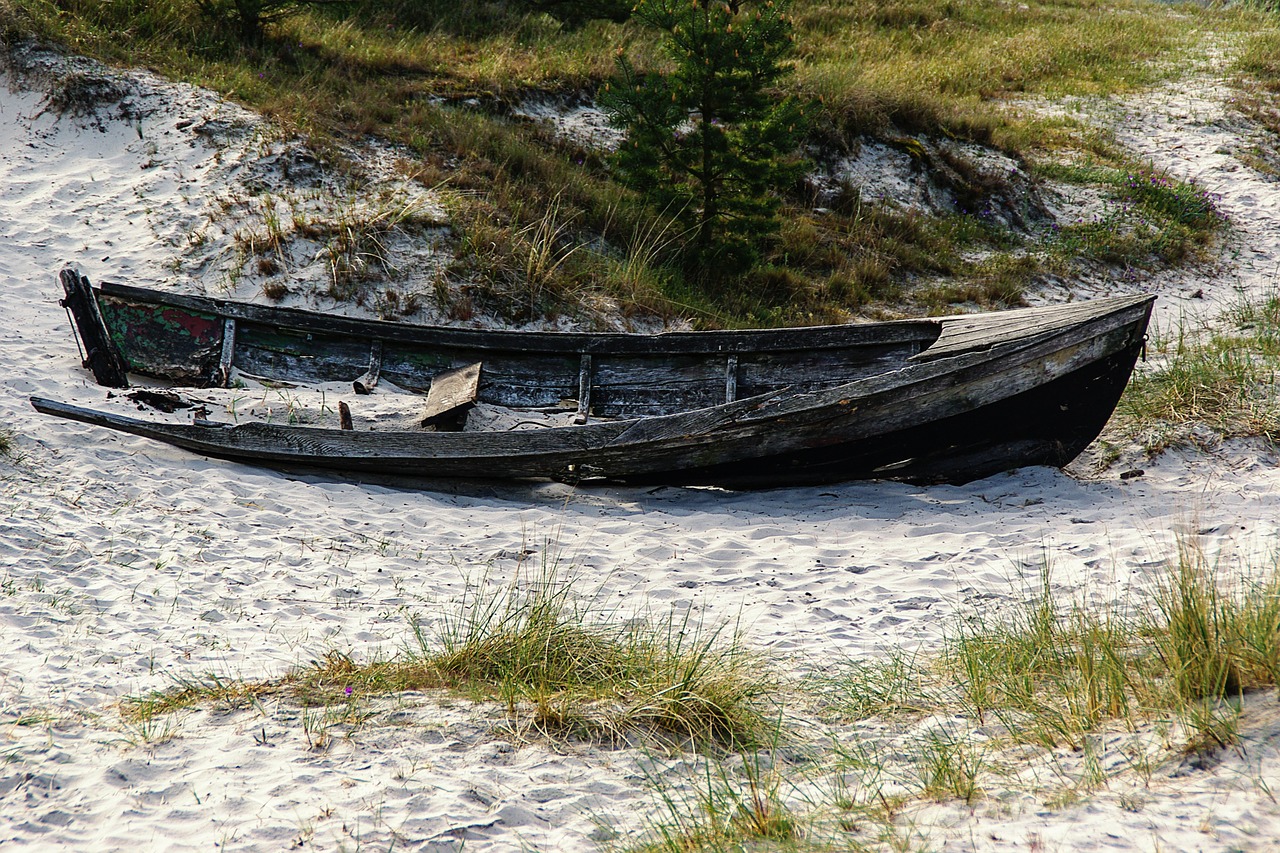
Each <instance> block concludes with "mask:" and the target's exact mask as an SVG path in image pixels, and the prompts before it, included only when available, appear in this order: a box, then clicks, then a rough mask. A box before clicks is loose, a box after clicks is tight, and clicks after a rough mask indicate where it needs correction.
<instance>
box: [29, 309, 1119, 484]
mask: <svg viewBox="0 0 1280 853" xmlns="http://www.w3.org/2000/svg"><path fill="white" fill-rule="evenodd" d="M1132 331H1133V332H1135V333H1136V334H1134V335H1133V336H1132V338H1131V339H1132V340H1135V341H1136V342H1135V343H1131V344H1130V345H1129V346H1128V347H1126V348H1125V349H1124V350H1122V351H1120V352H1117V353H1114V354H1113V355H1110V356H1108V357H1106V358H1104V359H1101V360H1098V361H1094V362H1090V363H1089V364H1088V365H1086V366H1085V367H1083V368H1081V369H1079V370H1076V371H1073V372H1071V373H1069V374H1067V375H1064V376H1061V377H1059V378H1057V379H1055V380H1053V381H1052V382H1048V383H1045V384H1043V385H1039V386H1036V387H1034V388H1031V389H1030V390H1027V391H1024V392H1022V393H1019V394H1016V395H1013V396H1010V397H1006V398H1004V399H1002V400H999V401H998V402H994V403H991V404H989V405H984V406H980V407H977V408H974V409H971V410H968V411H964V412H960V413H957V414H954V415H951V416H949V417H945V418H940V419H938V420H935V421H931V422H929V423H922V424H919V425H916V426H911V427H907V428H905V429H901V430H896V431H891V432H885V433H881V434H877V435H873V436H869V437H865V438H856V439H852V440H849V441H843V442H838V443H834V444H830V445H826V446H823V447H820V448H810V449H802V450H796V451H793V452H785V453H776V454H770V455H763V456H750V457H747V458H739V459H735V460H734V461H731V462H725V463H719V464H713V465H701V466H699V465H697V464H696V463H691V462H690V460H693V459H697V458H698V457H699V456H701V455H703V454H702V453H700V452H699V451H698V449H697V448H696V447H695V448H693V449H692V450H688V451H685V452H683V453H680V454H678V455H671V454H673V451H672V449H671V448H670V447H666V446H664V445H663V444H661V443H655V444H654V445H653V446H652V447H651V448H649V449H650V450H652V451H653V452H654V457H653V458H650V459H648V460H646V461H647V463H648V465H649V466H653V465H657V467H656V468H655V467H648V468H647V469H646V470H643V471H642V472H640V473H634V474H627V473H617V468H616V465H617V464H618V463H616V462H615V464H614V466H613V467H614V471H611V472H609V473H607V474H604V476H603V477H599V476H597V475H596V473H595V472H596V471H597V470H598V468H597V466H596V465H595V464H593V463H595V462H600V461H602V459H603V457H604V456H607V455H610V454H614V453H617V452H618V450H619V449H618V448H616V447H614V446H612V442H613V441H614V440H616V439H617V438H619V436H620V434H621V431H622V428H623V427H624V426H625V425H613V424H599V425H597V426H596V427H595V428H594V429H588V430H585V431H583V432H582V436H583V440H582V441H581V442H580V443H579V444H578V446H577V447H572V446H556V445H549V446H547V447H546V448H543V449H539V448H537V447H530V448H528V449H527V450H528V452H527V454H526V455H525V457H524V458H519V457H518V456H517V455H514V454H513V455H504V454H502V453H500V452H490V453H485V454H479V453H478V454H477V455H476V456H474V457H471V458H468V457H465V456H459V455H457V454H456V453H451V454H441V455H440V456H439V457H432V456H429V455H424V456H419V457H406V456H403V455H402V456H389V455H383V456H377V455H374V456H363V455H344V454H329V453H326V452H325V449H324V447H323V445H322V444H309V443H308V438H309V436H311V435H313V434H314V435H318V434H319V432H320V431H317V430H307V429H301V430H297V429H295V430H292V431H290V432H288V433H287V434H288V435H289V436H290V437H291V438H294V439H296V441H295V443H294V445H293V446H292V447H289V448H287V452H284V450H286V449H283V448H282V446H281V445H278V444H277V445H274V447H275V450H274V451H272V450H265V449H263V448H261V447H256V446H255V445H253V444H252V443H250V444H241V445H231V444H228V443H224V442H225V437H226V435H227V434H228V433H229V431H227V430H225V429H219V428H216V427H210V428H203V429H201V428H196V427H191V426H178V427H176V428H166V427H165V426H163V425H153V424H149V423H148V422H145V421H140V420H136V419H126V418H120V417H118V416H111V415H104V414H103V413H97V412H93V411H92V410H86V409H78V408H76V407H68V406H64V405H63V404H57V403H54V402H52V401H45V400H33V404H34V405H35V406H36V408H37V409H39V410H41V411H44V412H47V413H50V414H57V415H60V416H62V417H69V418H72V419H76V420H81V421H85V422H88V423H96V424H99V425H102V426H109V427H112V428H114V429H120V430H123V431H126V432H131V433H134V434H138V435H144V436H147V437H150V438H156V439H159V440H161V441H165V442H167V443H170V444H174V445H176V446H178V447H182V448H185V449H187V450H191V451H194V452H197V453H202V454H205V455H209V456H215V457H220V458H225V459H230V460H233V461H240V462H249V463H253V464H265V465H269V466H273V467H280V468H286V469H288V468H298V467H305V468H333V469H338V470H345V471H351V472H362V473H371V474H389V475H408V476H415V477H477V478H535V477H550V478H553V479H558V480H563V481H579V480H588V479H605V480H614V481H621V482H628V483H634V484H655V483H663V484H671V485H716V486H725V487H730V488H763V487H778V486H795V485H814V484H821V483H831V482H840V481H846V480H862V479H892V480H901V481H906V482H914V483H939V482H950V483H964V482H968V481H971V480H974V479H979V478H982V477H986V476H990V475H991V474H995V473H999V472H1001V471H1007V470H1010V469H1012V468H1018V467H1023V466H1027V465H1051V466H1061V465H1065V464H1066V463H1068V462H1070V461H1071V460H1072V459H1074V458H1075V457H1076V456H1077V455H1078V454H1079V453H1080V452H1081V451H1082V450H1083V449H1084V448H1085V447H1086V446H1088V444H1089V443H1090V442H1091V441H1093V440H1094V439H1095V438H1096V437H1097V435H1098V433H1099V432H1101V430H1102V428H1103V426H1104V425H1105V424H1106V421H1107V419H1108V417H1109V416H1110V414H1111V412H1112V410H1113V409H1114V407H1115V405H1116V402H1117V401H1118V399H1119V397H1120V394H1121V392H1122V391H1123V389H1124V386H1125V384H1126V382H1127V380H1128V377H1129V375H1130V372H1131V371H1132V369H1133V366H1134V363H1135V361H1136V359H1137V356H1138V354H1139V352H1140V351H1141V342H1140V341H1141V334H1140V330H1132ZM784 425H785V424H779V423H772V424H770V428H771V429H774V430H777V429H779V428H781V426H784ZM544 432H558V431H544ZM362 435H363V436H365V437H367V438H368V439H370V440H371V441H370V444H372V442H373V441H376V440H377V439H378V438H379V437H380V436H379V435H378V434H362ZM381 437H382V438H388V437H389V436H387V435H385V434H384V435H383V436H381ZM424 438H425V437H424ZM434 440H439V441H444V442H448V443H450V444H457V443H461V442H465V441H466V440H467V435H466V434H460V433H455V434H446V435H439V434H437V435H436V436H434ZM702 440H703V441H705V442H706V443H707V444H708V445H711V446H712V449H713V451H714V452H721V451H723V448H721V447H717V446H716V445H717V443H718V437H717V435H716V434H714V433H711V434H708V435H706V436H704V437H703V439H702ZM424 443H425V442H424ZM424 449H426V448H425V447H424ZM643 451H644V448H643V447H641V448H629V449H627V450H626V451H624V458H625V454H630V455H632V456H633V457H634V458H635V459H637V460H640V459H643V457H642V456H641V455H638V454H642V453H643ZM664 454H665V455H669V456H670V458H671V460H672V464H670V465H664V464H663V463H662V462H661V461H659V459H658V458H657V457H662V456H663V455H664ZM676 460H681V461H680V462H677V461H676ZM622 464H623V465H625V464H626V463H625V462H624V463H622ZM635 464H637V466H638V467H643V466H642V464H641V462H636V463H635Z"/></svg>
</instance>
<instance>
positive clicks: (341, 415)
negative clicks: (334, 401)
mask: <svg viewBox="0 0 1280 853" xmlns="http://www.w3.org/2000/svg"><path fill="white" fill-rule="evenodd" d="M338 426H339V428H341V429H355V427H354V426H353V425H352V423H351V407H350V406H348V405H347V404H346V403H344V402H342V401H341V400H339V401H338Z"/></svg>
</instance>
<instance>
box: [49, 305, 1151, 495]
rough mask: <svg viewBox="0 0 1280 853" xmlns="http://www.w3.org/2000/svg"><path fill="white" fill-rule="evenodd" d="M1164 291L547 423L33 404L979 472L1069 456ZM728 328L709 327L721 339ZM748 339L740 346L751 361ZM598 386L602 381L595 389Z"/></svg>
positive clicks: (930, 327) (369, 440) (573, 468)
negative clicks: (830, 370) (595, 416)
mask: <svg viewBox="0 0 1280 853" xmlns="http://www.w3.org/2000/svg"><path fill="white" fill-rule="evenodd" d="M1151 303H1152V298H1151V297H1126V298H1116V299H1111V300H1097V301H1094V302H1091V303H1081V304H1079V305H1078V306H1075V307H1074V308H1073V307H1070V306H1064V307H1059V308H1055V309H1045V310H1038V311H1037V310H1029V311H1023V312H1006V313H1005V314H1003V315H990V317H991V318H989V319H986V320H984V319H982V318H983V317H986V316H988V315H977V316H974V317H964V318H954V319H953V318H948V319H944V320H941V321H918V322H914V323H904V324H898V325H896V326H895V324H883V325H884V326H887V327H889V328H887V329H885V328H881V329H878V330H867V329H863V330H860V332H861V334H862V335H863V337H862V338H861V339H860V340H861V341H862V342H863V343H864V345H868V346H872V347H883V346H890V347H896V348H897V349H898V350H899V351H898V352H897V353H896V354H895V356H894V357H893V358H892V359H890V358H889V357H888V356H885V355H883V354H880V353H878V354H877V355H876V357H875V359H873V360H874V361H876V362H884V361H889V362H891V365H892V366H891V368H886V367H885V365H884V364H881V369H880V370H879V371H878V372H874V373H871V374H870V375H863V376H860V377H858V378H854V379H852V380H851V381H846V382H843V383H840V384H834V385H832V384H830V381H829V377H825V376H818V378H817V379H816V380H815V381H813V382H812V383H811V385H812V386H813V387H811V388H810V389H809V390H799V391H797V390H795V389H793V388H792V387H790V386H786V385H782V386H780V387H775V388H772V389H770V390H767V391H765V392H764V393H760V394H757V395H755V396H752V397H748V398H745V399H730V400H727V401H725V402H721V403H718V404H716V405H712V406H706V407H702V408H698V409H694V410H692V411H679V412H673V413H669V414H659V415H653V416H648V417H638V418H624V419H620V420H594V421H592V422H590V423H586V424H583V425H580V426H570V427H557V428H548V429H538V430H522V431H514V432H499V433H478V432H474V433H469V432H405V431H398V432H364V431H349V430H329V429H317V428H309V427H296V426H283V425H269V424H243V425H237V426H229V425H224V424H212V423H207V422H196V423H194V424H166V423H153V422H150V421H145V420H141V419H137V418H132V417H123V416H119V415H114V414H110V413H106V412H98V411H95V410H91V409H84V408H80V407H76V406H70V405H67V404H62V403H57V402H54V401H50V400H44V399H38V400H33V404H34V405H35V406H36V408H38V409H40V410H41V411H44V412H47V413H49V414H56V415H60V416H62V417H68V418H72V419H75V420H81V421H85V422H88V423H94V424H98V425H101V426H107V427H111V428H113V429H117V430H122V431H125V432H130V433H134V434H138V435H143V436H146V437H149V438H154V439H157V440H160V441H165V442H168V443H170V444H173V445H176V446H179V447H183V448H185V449H187V450H191V451H194V452H198V453H204V454H207V455H210V456H218V457H223V458H228V459H234V460H238V461H247V462H254V463H259V464H268V465H274V466H283V467H308V468H309V467H322V468H323V467H328V468H339V469H344V470H350V471H360V472H372V473H387V474H399V475H406V474H407V475H410V476H419V477H484V478H490V477H497V478H526V477H549V478H553V479H559V480H571V481H576V480H584V479H591V478H606V479H611V480H623V481H633V482H647V483H652V482H666V483H680V484H707V485H725V486H735V487H760V486H773V485H789V484H811V483H822V482H832V481H839V480H847V479H862V478H874V477H882V478H893V479H903V480H911V481H917V482H938V481H949V482H965V481H967V480H971V479H975V478H978V477H983V476H987V475H989V474H992V473H996V472H998V471H1002V470H1007V469H1010V468H1015V467H1021V466H1024V465H1041V464H1047V465H1063V464H1066V463H1067V462H1069V461H1070V460H1071V459H1073V458H1075V456H1076V455H1077V454H1078V453H1079V452H1080V451H1081V450H1083V449H1084V447H1086V446H1087V445H1088V444H1089V443H1090V442H1091V441H1092V440H1093V439H1094V438H1096V436H1097V435H1098V433H1099V432H1100V431H1101V429H1102V427H1103V426H1104V425H1105V423H1106V421H1107V419H1108V417H1109V416H1110V414H1111V412H1112V410H1113V409H1114V407H1115V405H1116V402H1117V400H1118V399H1119V396H1120V393H1121V392H1122V390H1123V388H1124V386H1125V383H1126V382H1127V380H1128V377H1129V375H1130V373H1131V371H1132V369H1133V366H1134V362H1135V361H1136V359H1137V357H1138V355H1139V353H1140V351H1141V348H1142V341H1143V337H1144V334H1145V330H1146V325H1147V321H1148V319H1149V316H1150V310H1151ZM184 310H185V309H184ZM235 310H240V309H235ZM353 322H359V321H353ZM842 328H843V327H824V328H822V329H819V330H817V334H815V335H814V336H813V337H814V339H815V341H817V343H816V344H815V350H821V349H822V348H823V347H824V346H825V347H826V348H827V350H828V352H830V351H832V350H834V349H838V345H839V343H840V341H839V330H840V329H842ZM992 328H995V329H997V330H999V331H998V333H993V332H992ZM362 330H365V329H363V327H362ZM365 331H367V330H365ZM457 331H458V330H450V332H451V333H456V332H457ZM782 331H785V332H786V333H787V334H788V335H790V336H791V337H790V338H787V337H786V336H783V338H779V337H777V336H765V337H763V338H762V339H763V340H765V341H771V342H774V343H775V344H776V342H778V341H779V340H782V341H783V343H784V344H785V345H786V346H787V347H796V348H800V347H802V344H803V340H804V337H803V335H802V334H799V335H797V334H796V333H802V332H803V331H804V330H782ZM414 333H415V334H421V330H414ZM486 334H490V335H493V334H499V335H500V338H499V342H500V343H502V345H503V346H506V347H508V349H512V350H513V351H514V348H517V343H518V342H519V341H521V340H523V339H522V338H521V336H522V335H525V334H527V333H506V335H505V336H501V334H500V333H486ZM704 334H717V333H688V336H687V337H684V338H682V339H678V340H676V341H675V344H676V345H675V347H674V348H675V349H676V350H677V351H678V352H679V354H680V355H681V357H688V356H690V354H691V353H692V354H694V355H697V354H698V352H697V349H698V346H702V344H701V343H700V341H705V340H707V339H706V338H699V337H698V336H699V335H704ZM734 334H738V335H739V337H738V338H737V342H738V343H740V344H742V345H744V346H745V345H746V344H748V343H750V334H749V333H734ZM606 337H608V336H606ZM640 337H641V336H615V338H617V339H616V340H613V341H606V342H607V343H610V344H611V345H612V350H610V348H609V347H605V346H603V345H602V344H600V343H599V342H598V341H599V339H598V338H594V337H592V336H577V337H576V338H575V339H574V340H572V341H566V340H565V339H560V342H561V343H566V342H567V343H569V344H571V345H576V346H596V347H597V349H596V352H598V353H599V352H604V353H606V357H607V356H608V354H609V353H612V354H613V355H615V356H616V355H617V353H618V352H619V351H620V350H621V351H623V352H624V354H625V350H626V348H627V347H628V346H638V347H654V346H655V342H654V340H653V339H652V337H653V336H650V337H649V338H648V339H646V340H633V339H638V338H640ZM529 340H530V342H531V343H532V344H533V345H535V347H536V346H539V345H541V346H547V347H548V349H547V351H549V352H552V353H553V354H554V355H555V357H556V358H560V359H561V360H563V359H564V356H565V353H566V352H567V353H568V355H569V356H570V359H569V360H570V361H572V356H573V355H575V354H576V353H575V352H574V350H573V349H572V348H571V347H570V348H566V347H563V346H562V347H561V348H560V349H555V348H554V347H551V346H550V344H552V343H556V342H557V338H556V336H555V335H554V334H552V335H550V336H548V335H545V334H542V335H540V336H538V337H537V338H536V339H533V338H531V339H529ZM725 340H726V339H724V338H721V339H720V340H719V341H715V342H713V343H714V344H715V345H718V346H724V345H725ZM730 340H732V339H730ZM513 341H514V342H513ZM867 341H871V343H869V344H867V343H866V342H867ZM467 343H473V342H467ZM419 344H420V345H421V342H419ZM917 347H921V348H919V349H918V350H917V351H916V352H914V353H911V352H907V351H909V350H912V349H917ZM704 349H706V350H707V352H708V354H707V356H706V358H708V359H710V358H716V359H719V358H722V357H723V356H722V351H717V350H715V349H713V348H711V347H704ZM904 350H906V351H904ZM669 351H670V348H669V349H668V352H669ZM777 352H778V351H777V350H775V353H774V355H775V356H776V355H777ZM659 355H661V353H659ZM751 356H752V353H751V352H750V351H748V350H745V349H743V350H742V356H740V358H739V359H738V360H737V361H738V364H741V363H742V362H743V361H749V360H750V358H751ZM627 357H634V353H632V354H628V355H627ZM730 363H732V362H730ZM859 367H860V368H861V367H863V363H861V362H860V363H859ZM539 369H541V368H539ZM704 372H706V371H704ZM806 375H808V376H811V377H812V376H815V375H817V374H816V372H814V371H810V372H809V373H808V374H806ZM704 384H705V383H704ZM824 384H825V385H826V386H827V387H823V386H824ZM584 396H588V397H589V396H591V389H588V391H587V392H586V393H585V394H584ZM730 396H731V395H730ZM584 408H589V407H584Z"/></svg>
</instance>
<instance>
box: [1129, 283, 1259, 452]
mask: <svg viewBox="0 0 1280 853" xmlns="http://www.w3.org/2000/svg"><path fill="white" fill-rule="evenodd" d="M1225 319H1226V320H1227V323H1228V325H1227V327H1226V328H1225V329H1210V330H1194V329H1192V330H1183V329H1180V330H1178V331H1177V333H1176V334H1175V335H1173V336H1169V337H1160V336H1158V335H1156V336H1154V337H1153V340H1152V345H1151V347H1150V349H1151V350H1152V356H1153V362H1154V363H1153V366H1152V367H1151V368H1150V369H1148V370H1143V371H1140V372H1139V373H1137V374H1136V375H1135V376H1134V377H1133V379H1132V380H1131V381H1130V383H1129V387H1128V388H1127V389H1126V390H1125V393H1124V396H1123V397H1121V399H1120V405H1119V406H1118V407H1117V410H1116V416H1115V418H1114V419H1113V421H1112V423H1111V424H1110V425H1109V426H1108V430H1107V434H1106V440H1107V441H1109V442H1111V443H1116V442H1118V441H1136V442H1137V443H1138V444H1140V445H1141V446H1142V448H1143V449H1144V450H1146V451H1147V452H1148V453H1153V454H1154V453H1158V452H1160V451H1162V450H1164V449H1166V448H1168V447H1171V446H1176V445H1187V444H1200V443H1204V442H1215V441H1221V440H1223V439H1227V438H1241V437H1261V438H1264V439H1266V440H1267V441H1268V442H1271V443H1273V444H1274V443H1275V442H1277V441H1280V401H1278V399H1277V395H1276V391H1277V377H1278V376H1280V296H1277V295H1272V296H1270V297H1269V298H1267V299H1264V300H1262V301H1261V302H1259V303H1256V304H1245V305H1242V306H1240V307H1238V308H1236V309H1235V310H1233V311H1231V312H1228V314H1227V316H1226V318H1225ZM1206 430H1207V434H1206V432H1205V431H1206Z"/></svg>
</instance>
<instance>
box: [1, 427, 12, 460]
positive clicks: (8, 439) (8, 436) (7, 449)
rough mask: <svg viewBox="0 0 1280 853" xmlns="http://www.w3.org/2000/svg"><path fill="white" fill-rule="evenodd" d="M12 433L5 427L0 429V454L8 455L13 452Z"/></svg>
mask: <svg viewBox="0 0 1280 853" xmlns="http://www.w3.org/2000/svg"><path fill="white" fill-rule="evenodd" d="M13 451H14V445H13V433H12V432H10V431H9V430H7V429H0V456H3V457H6V458H7V457H9V456H11V455H12V454H13Z"/></svg>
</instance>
